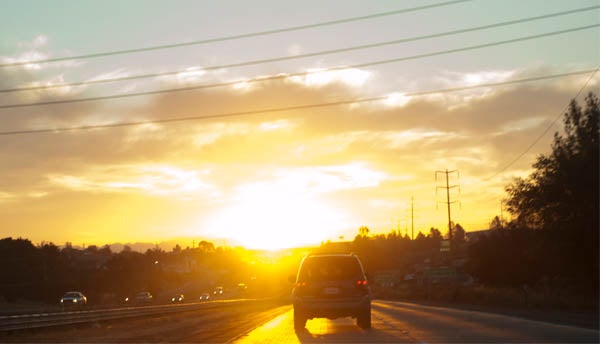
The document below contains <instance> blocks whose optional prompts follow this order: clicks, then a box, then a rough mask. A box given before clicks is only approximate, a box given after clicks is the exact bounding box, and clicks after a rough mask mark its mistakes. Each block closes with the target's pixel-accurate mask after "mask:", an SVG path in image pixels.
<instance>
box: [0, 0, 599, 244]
mask: <svg viewBox="0 0 600 344" xmlns="http://www.w3.org/2000/svg"><path fill="white" fill-rule="evenodd" d="M433 4H440V5H439V6H432V7H430V8H420V9H419V8H418V7H423V6H427V5H433ZM598 6H600V4H599V3H598V1H596V0H592V1H563V0H555V1H549V0H529V1H522V0H507V1H499V0H498V1H496V0H473V1H453V2H452V1H447V0H436V1H416V0H415V1H408V0H406V1H354V0H339V1H312V0H306V1H275V0H273V1H253V2H248V1H148V0H143V1H142V0H140V1H133V0H130V1H106V0H103V1H70V0H69V1H53V2H46V1H27V0H18V1H17V0H15V1H6V2H3V3H2V10H1V11H0V65H1V66H0V238H2V237H8V236H12V237H23V238H28V239H31V240H32V241H34V242H36V243H37V242H40V241H52V242H54V243H56V244H63V243H64V242H66V241H70V242H73V243H74V244H78V245H81V244H87V245H90V244H96V245H104V244H107V243H114V242H136V241H144V242H146V241H147V242H156V241H161V240H167V239H171V238H176V237H187V238H191V237H194V238H206V239H215V240H219V241H218V242H219V243H221V242H226V243H228V244H242V245H246V246H249V247H257V248H278V247H290V246H295V245H303V244H314V243H319V242H321V241H323V240H338V238H339V237H340V236H343V237H344V238H345V239H347V240H350V239H352V238H353V237H354V236H355V235H356V234H357V229H358V228H359V227H360V226H363V225H364V226H368V227H369V228H370V229H371V232H372V233H387V232H389V231H390V230H392V229H397V228H400V229H401V231H402V233H404V231H405V230H406V229H408V230H409V232H410V226H411V197H412V198H414V226H415V232H417V231H419V230H421V231H423V232H428V231H429V228H430V227H436V228H439V229H440V230H441V231H442V232H443V233H445V232H446V231H447V212H446V208H445V205H444V204H443V203H441V202H445V201H446V199H445V191H444V190H438V192H437V194H436V187H438V186H444V185H445V179H443V178H441V177H443V176H440V175H438V179H437V181H436V178H435V172H436V171H439V170H446V169H447V170H458V171H459V173H458V174H451V175H450V177H451V178H450V184H451V185H459V186H460V192H459V190H458V188H456V189H453V192H452V194H451V200H452V201H457V203H455V204H453V206H452V217H453V220H454V221H455V222H458V223H460V224H461V225H462V226H463V227H464V228H465V229H466V230H467V231H472V230H480V229H485V228H487V226H488V224H489V222H490V221H491V219H492V218H493V217H494V216H497V215H500V204H501V200H502V198H504V197H506V194H505V192H504V187H505V186H506V185H507V184H509V183H510V182H511V181H512V180H513V178H515V177H517V176H521V177H523V176H527V175H528V174H529V173H530V172H531V165H532V163H533V162H534V161H535V157H536V156H537V155H539V154H542V153H548V152H549V151H550V145H551V142H552V135H553V133H554V132H555V131H559V130H561V128H562V121H561V117H560V116H561V114H562V113H563V112H564V110H565V107H566V106H567V104H568V103H569V101H570V100H571V99H572V98H573V97H575V96H576V95H577V94H578V92H580V90H582V87H583V90H582V92H581V96H580V97H579V98H578V100H579V101H580V103H581V101H582V100H583V97H584V95H585V94H587V93H588V92H590V91H592V92H598V91H599V82H600V72H599V73H598V74H596V75H594V76H592V73H593V70H595V69H596V68H598V64H599V62H600V28H599V27H598V25H599V23H600V10H599V9H598ZM403 9H413V10H412V11H407V12H403V13H390V12H392V11H398V10H403ZM575 10H578V11H575ZM564 12H569V13H564ZM373 14H385V15H381V16H375V17H373V18H363V19H362V20H346V19H350V18H357V17H363V16H369V15H373ZM551 14H562V15H556V16H548V17H546V18H541V19H536V20H533V19H532V20H522V21H521V22H519V23H514V24H511V25H498V26H496V27H491V28H486V29H475V30H468V31H469V32H464V33H455V34H448V35H441V33H449V32H451V31H455V30H463V29H471V28H478V27H481V26H486V25H492V24H497V23H503V22H509V21H518V20H521V19H527V18H533V17H539V16H545V15H551ZM341 20H343V22H339V23H330V24H328V25H325V24H323V25H313V24H319V23H327V22H332V21H341ZM301 26H310V27H307V28H302V29H300V28H298V29H296V30H280V31H281V32H275V33H273V32H271V33H265V34H257V35H248V34H253V33H261V32H262V33H264V32H268V31H274V30H279V29H288V28H294V27H301ZM573 29H575V30H574V31H569V32H562V33H557V32H560V31H565V30H573ZM239 35H248V36H250V37H237V38H236V37H234V36H239ZM423 36H432V37H423ZM531 36H538V37H535V38H534V37H531ZM419 37H421V38H422V39H416V40H410V39H411V38H419ZM527 37H529V38H527ZM521 38H522V39H521ZM209 39H213V40H214V41H213V42H205V43H203V44H194V45H188V46H181V47H171V48H166V49H157V50H149V51H143V52H133V53H123V54H121V53H115V54H110V56H101V57H93V58H88V57H80V58H73V59H64V60H60V61H55V62H47V63H30V64H19V63H20V62H23V61H30V60H45V59H52V58H62V57H77V56H82V55H89V54H95V53H104V52H119V51H123V50H130V49H137V48H147V47H155V46H164V45H171V44H178V43H185V42H194V41H204V40H209ZM515 39H518V40H517V41H515V42H510V43H509V42H506V41H509V40H515ZM398 40H406V41H404V42H396V43H393V44H392V43H390V44H379V43H383V42H392V41H398ZM373 44H377V45H378V46H377V47H371V48H361V49H358V48H357V49H347V48H353V47H359V46H364V45H373ZM481 45H486V46H485V47H477V46H481ZM332 50H344V51H336V52H331V51H332ZM327 51H329V52H328V53H325V52H327ZM321 52H323V53H321ZM307 54H312V56H302V55H307ZM287 57H289V58H287ZM294 57H295V58H294ZM280 58H285V59H280ZM272 59H278V61H272ZM264 60H271V61H268V62H267V61H264ZM249 62H250V63H249ZM15 64H17V65H15ZM236 64H244V65H242V66H235V65H236ZM159 73H166V75H161V76H154V77H147V78H138V79H131V80H125V81H114V82H106V83H94V82H95V81H97V80H101V79H110V78H121V77H129V76H135V75H141V74H151V75H155V74H159ZM290 74H292V75H290ZM564 74H569V75H566V76H565V75H564ZM286 75H287V76H286ZM557 75H563V76H561V77H554V78H547V79H542V80H538V81H528V82H516V83H508V84H507V83H506V82H509V81H515V80H517V81H518V80H522V79H526V80H527V79H532V78H537V77H546V76H557ZM257 78H269V79H268V80H262V81H260V80H256V79H257ZM78 82H83V84H82V85H70V86H62V87H48V88H38V89H34V90H21V91H16V90H15V89H16V88H25V87H37V86H55V85H59V84H63V83H78ZM222 83H224V84H226V85H221V86H215V84H222ZM498 83H505V84H503V85H490V84H498ZM586 83H587V84H586ZM483 84H485V85H488V86H485V87H479V88H469V89H465V90H459V91H456V90H452V91H450V90H451V89H453V88H458V87H467V86H477V85H483ZM198 85H212V86H210V87H206V88H201V89H195V90H187V91H181V90H180V91H172V92H162V93H154V94H146V95H137V96H131V97H128V96H123V95H128V94H135V93H144V92H153V91H158V90H170V89H177V88H182V87H192V86H198ZM584 85H587V86H585V87H584ZM444 90H446V91H444ZM434 91H442V92H434ZM417 93H425V94H417ZM111 96H118V97H111ZM93 97H109V98H108V99H101V100H94V101H82V102H65V103H58V104H35V103H40V102H45V103H47V102H53V101H63V100H71V99H79V98H93ZM372 98H376V99H372ZM369 99H371V100H369ZM368 100H369V101H368ZM337 102H341V103H342V104H337V105H335V104H329V103H337ZM18 104H21V105H25V104H33V105H29V106H21V105H18ZM327 104H329V105H327ZM313 105H315V106H313ZM294 107H298V108H296V109H292V108H294ZM267 110H268V111H267ZM273 110H276V111H273ZM280 110H281V111H280ZM188 117H193V119H190V120H185V121H179V119H182V118H188ZM200 117H209V118H205V119H202V118H200ZM170 119H176V120H177V121H173V122H163V120H170ZM557 119H558V120H557ZM125 122H127V123H131V122H145V123H144V124H141V125H131V126H122V127H103V126H107V125H111V124H115V123H125ZM81 126H93V127H95V128H93V129H86V130H72V131H62V130H57V131H54V132H53V131H52V129H57V128H59V129H60V128H71V127H81ZM548 128H550V129H548ZM45 129H50V132H41V133H40V132H36V130H45ZM544 133H545V134H544ZM536 140H537V141H536ZM534 143H535V144H534ZM532 144H534V145H533V146H531V145H532ZM521 155H522V156H521ZM504 215H505V216H508V214H506V212H505V213H504Z"/></svg>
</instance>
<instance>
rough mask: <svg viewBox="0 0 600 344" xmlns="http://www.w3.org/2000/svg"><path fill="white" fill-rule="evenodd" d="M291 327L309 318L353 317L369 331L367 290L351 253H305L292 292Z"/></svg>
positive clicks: (361, 268) (365, 280)
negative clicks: (292, 311) (292, 316)
mask: <svg viewBox="0 0 600 344" xmlns="http://www.w3.org/2000/svg"><path fill="white" fill-rule="evenodd" d="M292 297H293V302H294V328H295V329H296V330H301V329H303V328H304V327H305V326H306V320H308V319H312V318H329V319H335V318H340V317H348V316H349V317H352V318H356V324H357V325H358V326H359V327H361V328H363V329H369V328H371V290H370V289H369V285H368V283H367V277H366V275H365V271H364V269H363V267H362V264H361V262H360V260H359V259H358V257H357V256H356V255H355V254H309V255H308V256H306V257H304V259H303V260H302V262H301V263H300V268H299V269H298V275H297V276H296V285H295V287H294V290H293V292H292Z"/></svg>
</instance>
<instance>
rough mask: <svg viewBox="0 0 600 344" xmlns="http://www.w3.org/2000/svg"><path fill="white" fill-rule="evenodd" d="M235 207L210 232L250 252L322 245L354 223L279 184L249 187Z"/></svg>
mask: <svg viewBox="0 0 600 344" xmlns="http://www.w3.org/2000/svg"><path fill="white" fill-rule="evenodd" d="M232 203H233V204H232V205H231V206H228V207H227V208H224V209H222V210H221V211H220V212H218V213H217V214H216V215H215V216H213V218H212V219H211V220H210V221H209V222H208V224H207V227H208V230H209V231H210V233H211V235H212V236H215V237H221V238H230V239H232V240H234V241H235V242H237V243H239V244H241V245H243V246H245V247H248V248H256V249H270V250H276V249H281V248H288V247H299V246H303V245H314V244H319V243H320V242H321V241H324V240H328V239H330V238H332V236H334V233H335V232H336V230H339V229H341V228H343V227H344V226H347V225H348V224H349V223H350V222H349V221H348V217H347V216H346V215H345V214H344V213H343V212H342V211H340V210H339V209H337V208H336V207H334V206H332V205H331V204H328V203H326V202H324V201H322V200H320V199H318V197H317V196H316V195H310V194H308V193H307V192H302V190H299V189H295V190H293V189H289V188H288V189H286V188H282V187H281V185H279V186H278V185H276V184H265V183H256V184H251V185H246V186H244V187H243V188H242V189H241V190H240V191H239V193H238V195H237V197H236V199H235V200H234V201H233V202H232Z"/></svg>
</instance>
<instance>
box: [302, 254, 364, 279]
mask: <svg viewBox="0 0 600 344" xmlns="http://www.w3.org/2000/svg"><path fill="white" fill-rule="evenodd" d="M359 278H363V273H362V269H361V267H360V265H359V262H358V260H357V259H356V258H354V257H353V256H348V257H344V256H342V257H336V256H322V257H308V258H306V259H305V261H304V263H303V264H302V269H301V271H300V276H299V280H300V281H308V282H311V281H317V282H323V281H339V280H352V279H359Z"/></svg>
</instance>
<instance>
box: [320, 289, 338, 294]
mask: <svg viewBox="0 0 600 344" xmlns="http://www.w3.org/2000/svg"><path fill="white" fill-rule="evenodd" d="M339 293H340V289H339V288H325V289H323V294H325V295H337V294H339Z"/></svg>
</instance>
